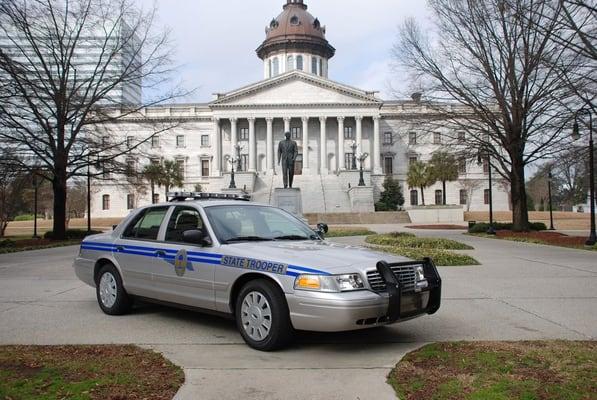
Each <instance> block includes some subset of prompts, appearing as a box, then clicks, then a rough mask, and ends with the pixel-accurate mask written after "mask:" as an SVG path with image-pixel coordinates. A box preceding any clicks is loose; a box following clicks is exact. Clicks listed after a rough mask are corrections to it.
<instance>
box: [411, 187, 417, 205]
mask: <svg viewBox="0 0 597 400" xmlns="http://www.w3.org/2000/svg"><path fill="white" fill-rule="evenodd" d="M410 205H411V206H418V205H419V192H418V191H416V190H411V191H410Z"/></svg>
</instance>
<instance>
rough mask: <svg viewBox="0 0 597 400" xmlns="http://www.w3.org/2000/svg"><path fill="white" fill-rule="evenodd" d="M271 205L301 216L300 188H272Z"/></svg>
mask: <svg viewBox="0 0 597 400" xmlns="http://www.w3.org/2000/svg"><path fill="white" fill-rule="evenodd" d="M273 205H274V206H275V207H278V208H281V209H283V210H286V211H288V212H289V213H291V214H293V215H295V216H297V217H300V218H302V217H303V201H302V198H301V190H300V189H298V188H292V189H283V188H276V189H274V204H273Z"/></svg>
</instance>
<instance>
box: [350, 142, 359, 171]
mask: <svg viewBox="0 0 597 400" xmlns="http://www.w3.org/2000/svg"><path fill="white" fill-rule="evenodd" d="M357 147H358V145H357V142H356V140H355V141H353V142H352V144H351V145H350V148H351V149H352V162H351V167H350V169H352V170H353V171H354V170H356V169H357Z"/></svg>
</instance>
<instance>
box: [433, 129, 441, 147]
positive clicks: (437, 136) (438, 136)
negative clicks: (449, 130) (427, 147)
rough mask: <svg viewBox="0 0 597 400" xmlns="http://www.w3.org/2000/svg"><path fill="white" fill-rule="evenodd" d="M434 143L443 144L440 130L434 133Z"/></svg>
mask: <svg viewBox="0 0 597 400" xmlns="http://www.w3.org/2000/svg"><path fill="white" fill-rule="evenodd" d="M433 144H442V134H441V133H439V132H434V133H433Z"/></svg>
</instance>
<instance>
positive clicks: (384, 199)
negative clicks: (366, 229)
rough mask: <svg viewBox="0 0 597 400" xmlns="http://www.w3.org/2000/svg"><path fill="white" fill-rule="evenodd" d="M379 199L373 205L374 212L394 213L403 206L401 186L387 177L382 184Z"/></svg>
mask: <svg viewBox="0 0 597 400" xmlns="http://www.w3.org/2000/svg"><path fill="white" fill-rule="evenodd" d="M382 186H383V192H382V193H381V198H380V199H379V201H378V202H377V203H375V211H396V210H398V207H402V205H404V195H403V194H402V186H400V183H399V182H398V181H396V180H394V179H393V178H392V177H391V176H388V177H387V178H386V179H385V181H384V183H383V185H382Z"/></svg>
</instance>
